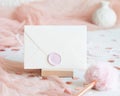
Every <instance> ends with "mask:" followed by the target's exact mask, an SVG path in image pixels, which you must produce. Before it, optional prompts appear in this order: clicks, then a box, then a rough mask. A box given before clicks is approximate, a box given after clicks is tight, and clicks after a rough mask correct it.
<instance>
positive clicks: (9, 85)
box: [0, 0, 120, 96]
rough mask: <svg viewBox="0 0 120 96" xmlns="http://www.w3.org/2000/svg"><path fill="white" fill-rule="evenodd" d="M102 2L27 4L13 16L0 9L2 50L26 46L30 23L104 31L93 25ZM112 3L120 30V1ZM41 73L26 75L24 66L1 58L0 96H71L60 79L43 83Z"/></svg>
mask: <svg viewBox="0 0 120 96" xmlns="http://www.w3.org/2000/svg"><path fill="white" fill-rule="evenodd" d="M100 1H101V0H92V2H91V0H43V1H42V2H32V3H28V4H23V5H21V6H19V7H17V8H15V9H14V10H13V11H11V13H10V14H9V16H8V14H7V15H6V12H5V11H3V10H5V9H0V12H1V13H0V51H4V50H5V49H6V48H11V49H19V47H20V46H23V32H24V25H26V24H27V25H47V24H55V25H56V24H67V25H68V24H74V25H75V24H85V25H87V26H88V30H96V29H103V28H101V27H99V26H97V25H95V24H93V23H92V22H91V16H92V14H93V12H94V11H95V10H96V9H97V8H98V7H99V3H100ZM109 1H111V7H112V8H113V9H114V10H115V12H116V14H117V23H116V25H115V27H119V26H120V0H109ZM4 13H5V14H4ZM8 17H9V18H8ZM37 73H39V71H37V70H36V71H35V70H30V71H27V72H26V70H24V68H23V64H19V63H18V62H12V61H9V60H5V59H3V58H0V96H28V95H29V96H71V92H70V90H69V89H68V87H67V86H66V84H65V83H63V82H62V81H61V80H60V79H59V78H57V77H54V76H52V77H48V79H47V80H42V79H40V77H39V76H38V74H37ZM31 74H32V75H31ZM33 74H34V75H33Z"/></svg>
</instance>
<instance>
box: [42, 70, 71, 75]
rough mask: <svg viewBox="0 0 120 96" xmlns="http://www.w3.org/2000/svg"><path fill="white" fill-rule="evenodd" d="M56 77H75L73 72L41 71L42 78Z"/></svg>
mask: <svg viewBox="0 0 120 96" xmlns="http://www.w3.org/2000/svg"><path fill="white" fill-rule="evenodd" d="M50 75H56V76H59V77H73V70H64V69H62V70H49V69H41V76H44V77H46V76H50Z"/></svg>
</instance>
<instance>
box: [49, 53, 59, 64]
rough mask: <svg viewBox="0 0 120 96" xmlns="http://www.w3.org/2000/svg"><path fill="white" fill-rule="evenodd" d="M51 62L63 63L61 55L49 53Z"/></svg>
mask: <svg viewBox="0 0 120 96" xmlns="http://www.w3.org/2000/svg"><path fill="white" fill-rule="evenodd" d="M48 62H49V64H51V65H53V66H56V65H59V64H60V63H61V56H60V54H58V53H55V52H52V53H50V54H49V55H48Z"/></svg>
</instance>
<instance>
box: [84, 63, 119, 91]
mask: <svg viewBox="0 0 120 96" xmlns="http://www.w3.org/2000/svg"><path fill="white" fill-rule="evenodd" d="M118 77H119V75H118V71H117V70H116V69H115V68H114V67H113V66H110V64H109V65H108V64H104V63H102V64H97V65H93V66H91V67H90V68H88V70H87V71H86V73H85V79H86V82H87V83H90V82H92V81H97V83H96V85H95V86H94V88H95V89H96V90H101V91H102V90H111V89H115V88H117V86H118V79H119V78H118Z"/></svg>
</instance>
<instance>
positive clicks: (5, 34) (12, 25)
mask: <svg viewBox="0 0 120 96" xmlns="http://www.w3.org/2000/svg"><path fill="white" fill-rule="evenodd" d="M18 34H19V38H17V35H18ZM18 39H20V40H21V41H23V24H22V23H19V22H18V21H16V20H10V19H8V18H0V50H4V49H5V48H9V47H10V48H12V47H13V48H15V47H16V48H18V47H19V46H21V44H20V42H19V40H18Z"/></svg>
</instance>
